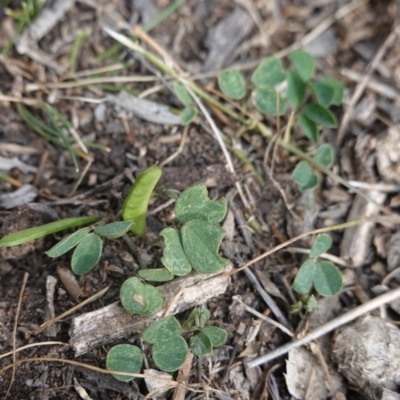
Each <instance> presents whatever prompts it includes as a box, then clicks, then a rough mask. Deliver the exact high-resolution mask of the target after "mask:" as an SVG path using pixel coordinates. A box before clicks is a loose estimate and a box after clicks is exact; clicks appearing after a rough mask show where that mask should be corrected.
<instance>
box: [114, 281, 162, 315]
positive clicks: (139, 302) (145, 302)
mask: <svg viewBox="0 0 400 400" xmlns="http://www.w3.org/2000/svg"><path fill="white" fill-rule="evenodd" d="M120 299H121V303H122V306H123V307H124V308H125V310H127V311H128V312H130V313H132V314H139V315H142V316H148V315H152V314H155V313H156V312H157V311H158V310H159V309H160V308H161V306H162V303H163V297H162V294H161V292H160V291H159V290H158V289H157V288H155V287H154V286H151V285H147V284H145V283H142V282H141V281H140V280H139V279H138V278H136V277H132V278H128V279H127V280H126V281H125V282H124V283H123V284H122V286H121V289H120Z"/></svg>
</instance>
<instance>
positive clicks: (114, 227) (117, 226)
mask: <svg viewBox="0 0 400 400" xmlns="http://www.w3.org/2000/svg"><path fill="white" fill-rule="evenodd" d="M134 224H135V223H134V222H132V221H116V222H111V223H110V224H107V225H102V226H96V227H95V228H94V230H93V231H94V233H97V234H98V235H101V236H105V237H106V238H108V239H116V238H118V237H120V236H122V235H124V234H125V233H126V232H128V231H129V229H131V228H132V226H133V225H134Z"/></svg>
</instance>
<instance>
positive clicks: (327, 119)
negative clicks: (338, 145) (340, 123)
mask: <svg viewBox="0 0 400 400" xmlns="http://www.w3.org/2000/svg"><path fill="white" fill-rule="evenodd" d="M302 112H303V114H304V115H305V116H306V117H307V118H309V119H311V121H314V122H316V123H317V124H321V125H324V126H327V127H328V128H336V127H337V121H336V118H335V116H334V115H333V114H332V113H331V112H330V111H328V110H327V109H326V108H324V107H322V106H321V105H319V104H308V105H306V106H305V107H304V109H303V111H302Z"/></svg>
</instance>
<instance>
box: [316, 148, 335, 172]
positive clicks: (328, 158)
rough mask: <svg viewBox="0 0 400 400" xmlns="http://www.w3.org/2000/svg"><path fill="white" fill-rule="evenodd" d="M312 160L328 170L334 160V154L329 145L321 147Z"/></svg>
mask: <svg viewBox="0 0 400 400" xmlns="http://www.w3.org/2000/svg"><path fill="white" fill-rule="evenodd" d="M314 160H315V161H318V162H319V163H320V164H322V165H323V166H324V167H325V168H330V167H331V166H332V164H333V162H334V160H335V152H334V151H333V147H332V146H331V145H330V144H329V143H324V144H323V145H321V146H320V147H319V148H318V150H317V151H316V153H315V155H314Z"/></svg>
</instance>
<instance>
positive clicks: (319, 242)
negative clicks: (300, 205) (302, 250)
mask: <svg viewBox="0 0 400 400" xmlns="http://www.w3.org/2000/svg"><path fill="white" fill-rule="evenodd" d="M331 246H332V238H331V237H330V236H329V235H327V234H321V235H318V236H317V237H316V239H315V241H314V243H313V245H312V247H311V250H310V253H309V256H308V259H307V260H306V261H305V262H304V263H303V264H302V266H301V267H300V269H299V272H298V273H297V275H296V278H295V280H294V282H293V289H294V290H295V291H296V292H297V293H300V294H301V295H309V293H310V291H311V289H312V288H313V287H314V288H315V290H316V291H317V292H318V293H319V294H320V295H321V296H333V295H335V294H337V293H339V292H340V290H341V289H342V286H343V280H342V274H341V273H340V271H339V269H338V268H337V267H336V266H335V265H334V264H333V263H332V262H330V261H326V260H323V259H321V258H320V256H321V254H323V253H325V252H326V251H328V250H329V249H330V247H331ZM311 297H312V296H308V297H307V296H306V297H303V299H301V302H302V303H303V304H304V305H305V308H306V309H307V307H308V308H312V307H313V305H315V301H314V300H315V299H314V300H313V299H311ZM310 299H311V300H310Z"/></svg>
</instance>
